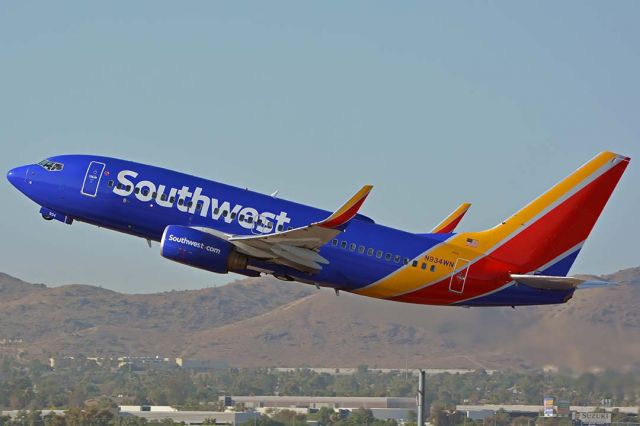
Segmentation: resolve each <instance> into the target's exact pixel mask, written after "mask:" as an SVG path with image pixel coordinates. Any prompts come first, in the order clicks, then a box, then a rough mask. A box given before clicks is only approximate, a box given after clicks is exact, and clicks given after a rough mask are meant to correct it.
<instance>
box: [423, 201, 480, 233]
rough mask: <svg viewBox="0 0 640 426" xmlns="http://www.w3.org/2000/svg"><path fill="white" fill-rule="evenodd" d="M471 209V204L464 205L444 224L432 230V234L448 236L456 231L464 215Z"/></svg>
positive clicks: (441, 223)
mask: <svg viewBox="0 0 640 426" xmlns="http://www.w3.org/2000/svg"><path fill="white" fill-rule="evenodd" d="M469 207H471V203H462V204H460V206H458V208H457V209H455V210H454V211H453V212H452V213H451V214H450V215H449V216H447V217H446V218H445V219H444V220H443V221H442V222H440V223H439V224H437V225H436V227H435V228H433V229H432V230H431V233H432V234H448V233H450V232H453V230H454V229H456V226H458V224H459V223H460V221H461V220H462V218H463V217H464V215H465V214H466V213H467V210H469Z"/></svg>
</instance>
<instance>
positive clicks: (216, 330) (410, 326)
mask: <svg viewBox="0 0 640 426" xmlns="http://www.w3.org/2000/svg"><path fill="white" fill-rule="evenodd" d="M604 278H605V279H607V280H611V281H615V282H619V283H620V285H618V286H615V287H612V288H606V289H595V290H583V291H578V292H577V293H576V295H575V297H574V298H573V300H571V301H570V302H569V303H567V304H565V305H558V306H547V307H527V308H516V309H511V308H471V309H465V308H457V307H456V308H451V307H431V306H418V305H407V304H401V303H396V302H387V301H380V300H375V299H369V298H364V297H360V296H354V295H349V294H345V293H341V294H340V296H338V297H336V296H335V294H334V293H333V292H332V291H325V290H322V291H318V290H316V289H315V288H313V287H310V286H305V285H302V284H296V283H285V282H280V281H277V280H274V279H270V278H260V279H250V280H243V281H237V282H234V283H231V284H228V285H226V286H223V287H219V288H209V289H203V290H193V291H181V292H168V293H160V294H150V295H128V294H120V293H115V292H112V291H109V290H104V289H101V288H96V287H91V286H79V285H74V286H63V287H56V288H47V287H45V286H43V285H33V284H28V283H24V282H22V281H20V280H17V279H15V278H12V277H9V276H7V275H0V334H2V335H1V336H0V339H13V340H12V342H13V343H6V342H5V344H4V345H5V350H12V351H24V352H25V353H27V354H28V355H30V356H46V355H47V354H50V353H57V354H61V355H67V354H77V353H83V354H85V355H95V354H118V355H163V356H179V355H180V356H186V357H191V358H198V359H218V360H220V359H225V360H227V361H228V362H229V363H230V364H231V365H234V366H275V365H277V366H356V365H358V364H369V365H371V366H373V365H376V366H380V367H398V368H403V367H405V366H409V367H486V368H504V367H513V368H538V367H543V366H547V365H553V366H556V367H559V368H567V369H572V370H575V371H583V370H587V369H592V368H617V369H620V368H626V367H629V366H632V365H636V366H637V365H638V364H640V356H639V354H640V309H638V306H640V268H634V269H627V270H624V271H620V272H618V273H615V274H612V275H608V276H605V277H604ZM15 338H20V339H22V341H21V342H18V343H16V341H15Z"/></svg>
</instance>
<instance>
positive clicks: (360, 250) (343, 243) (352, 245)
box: [331, 239, 436, 272]
mask: <svg viewBox="0 0 640 426" xmlns="http://www.w3.org/2000/svg"><path fill="white" fill-rule="evenodd" d="M339 243H340V248H343V249H347V247H348V249H349V251H354V252H355V251H356V249H357V250H358V253H360V254H364V253H365V252H366V253H367V256H373V255H374V253H375V256H376V258H378V259H382V257H383V256H384V260H386V261H387V262H391V261H393V262H394V263H400V260H402V263H403V264H404V265H408V264H409V262H410V260H409V258H408V257H405V258H404V259H403V258H402V256H400V255H399V254H396V255H393V254H392V253H389V252H387V253H385V252H384V251H382V250H377V251H376V250H375V249H374V248H372V247H369V248H366V247H365V246H363V245H361V246H358V245H357V244H356V243H348V242H347V241H344V240H342V241H340V242H339ZM331 244H332V245H334V246H336V247H337V246H338V240H337V239H334V240H332V241H331ZM418 264H420V262H418V261H417V260H414V261H413V262H411V266H412V267H414V268H417V267H418ZM420 268H421V269H427V263H426V262H422V264H421V265H420ZM429 270H430V271H431V272H435V271H436V265H431V266H430V267H429Z"/></svg>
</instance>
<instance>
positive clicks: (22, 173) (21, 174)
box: [7, 166, 29, 188]
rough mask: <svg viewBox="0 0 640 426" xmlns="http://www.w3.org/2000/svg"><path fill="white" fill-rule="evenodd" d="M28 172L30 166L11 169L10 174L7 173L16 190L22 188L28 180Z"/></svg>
mask: <svg viewBox="0 0 640 426" xmlns="http://www.w3.org/2000/svg"><path fill="white" fill-rule="evenodd" d="M28 171H29V166H20V167H16V168H15V169H11V170H9V172H7V180H8V181H9V182H11V184H12V185H13V186H15V187H16V188H20V187H21V186H22V184H24V182H25V180H26V179H27V172H28Z"/></svg>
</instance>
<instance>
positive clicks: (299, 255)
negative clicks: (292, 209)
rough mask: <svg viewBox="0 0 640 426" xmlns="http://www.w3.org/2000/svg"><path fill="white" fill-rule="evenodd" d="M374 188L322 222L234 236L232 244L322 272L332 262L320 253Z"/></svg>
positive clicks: (365, 188) (259, 255) (362, 191)
mask: <svg viewBox="0 0 640 426" xmlns="http://www.w3.org/2000/svg"><path fill="white" fill-rule="evenodd" d="M372 188H373V187H372V186H371V185H365V186H363V187H362V188H361V189H360V190H359V191H358V192H357V193H356V194H355V195H354V196H353V197H351V198H350V199H349V201H347V202H346V203H344V204H343V205H342V206H341V207H340V208H339V209H338V210H336V211H335V212H334V213H332V214H331V215H330V216H329V217H327V218H326V219H324V220H321V221H319V222H315V223H312V224H310V225H306V226H302V227H300V228H295V229H291V230H288V231H283V232H276V233H274V234H265V235H239V236H230V237H228V240H229V242H230V243H232V244H234V245H236V247H238V250H240V251H242V252H243V253H245V254H248V255H250V256H255V257H257V258H260V259H265V260H268V261H273V262H275V263H280V264H283V265H287V266H292V267H294V268H297V269H299V270H302V271H305V272H317V271H320V270H321V269H322V265H326V264H328V263H329V261H328V260H327V259H325V258H324V257H322V256H320V255H319V254H318V250H319V249H320V247H322V246H323V245H325V244H326V243H328V242H329V241H331V240H332V239H333V238H335V237H336V236H337V235H338V234H340V233H341V232H342V231H343V230H344V229H346V227H347V226H348V225H349V223H350V222H351V220H353V219H354V218H355V217H356V216H357V215H358V210H359V209H360V207H361V206H362V204H363V203H364V200H365V199H366V198H367V196H368V195H369V192H371V189H372ZM368 220H370V219H368ZM254 253H255V254H254Z"/></svg>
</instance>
